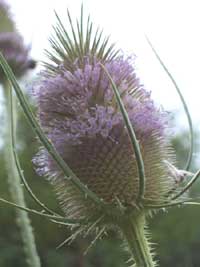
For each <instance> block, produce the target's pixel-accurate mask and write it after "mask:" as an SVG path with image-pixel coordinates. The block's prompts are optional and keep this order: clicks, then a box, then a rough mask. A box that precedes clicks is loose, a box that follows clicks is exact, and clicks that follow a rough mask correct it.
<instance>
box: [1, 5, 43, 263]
mask: <svg viewBox="0 0 200 267" xmlns="http://www.w3.org/2000/svg"><path fill="white" fill-rule="evenodd" d="M29 50H30V49H29V48H28V47H26V46H25V44H24V41H23V38H22V36H21V35H20V34H19V33H18V31H17V29H16V26H15V22H14V20H13V18H12V15H11V12H10V8H9V6H8V5H7V3H6V2H5V1H4V0H0V51H1V53H2V54H3V55H4V57H5V59H6V60H7V62H8V63H9V65H10V66H11V68H12V70H13V72H14V73H15V75H16V76H17V77H18V78H20V77H21V76H23V75H24V74H25V73H26V72H27V71H28V70H29V69H32V68H34V67H35V61H34V60H32V59H31V58H30V56H29ZM0 85H2V89H3V95H4V102H5V112H4V118H5V120H4V121H5V129H4V157H5V166H6V171H7V180H8V187H9V191H10V195H11V198H12V201H14V202H15V203H16V204H17V205H21V206H23V207H26V203H25V198H24V192H23V189H22V186H21V179H20V176H19V173H18V170H17V167H16V164H15V159H14V151H13V142H15V138H16V129H17V112H16V100H15V98H14V97H12V95H11V86H10V85H11V84H10V82H9V80H8V79H7V77H6V75H5V74H4V72H3V68H2V67H1V66H0ZM16 223H17V226H18V228H19V230H20V235H21V239H22V242H23V250H24V254H25V258H26V261H27V264H28V266H34V267H40V259H39V257H38V254H37V250H36V245H35V238H34V235H33V230H32V226H31V222H30V220H29V217H28V213H26V212H25V211H22V210H19V209H18V210H17V212H16Z"/></svg>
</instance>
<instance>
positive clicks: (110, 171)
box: [0, 7, 200, 267]
mask: <svg viewBox="0 0 200 267" xmlns="http://www.w3.org/2000/svg"><path fill="white" fill-rule="evenodd" d="M56 17H57V24H56V26H55V27H54V35H53V36H52V37H51V38H50V43H51V51H46V54H47V57H48V60H47V62H45V63H44V70H43V71H42V72H41V74H40V79H39V81H38V82H37V83H36V84H35V85H34V86H33V90H32V91H33V95H34V97H35V98H36V103H37V107H38V109H37V116H35V115H34V113H33V111H32V110H31V107H30V105H29V104H28V102H27V100H26V98H25V96H24V94H23V91H22V89H21V88H20V86H19V84H18V83H17V80H16V78H15V75H14V73H13V71H12V70H11V68H10V67H9V65H8V64H7V62H6V60H5V58H4V57H3V56H2V54H0V64H1V66H2V69H3V70H4V72H5V75H6V77H7V79H8V80H9V82H10V84H11V85H12V87H13V89H14V91H15V93H16V96H17V98H18V100H19V102H20V104H21V107H22V109H23V111H24V114H25V116H26V118H27V119H28V121H29V123H30V125H31V127H32V129H33V131H34V132H35V134H36V136H37V137H38V139H39V141H40V142H41V148H40V151H39V152H38V154H37V155H36V156H35V157H34V159H33V162H34V165H35V166H36V170H37V172H38V174H39V175H41V176H44V177H46V179H47V180H48V181H49V182H50V183H51V184H52V186H53V188H54V189H55V192H56V194H57V197H58V199H59V201H60V203H61V206H62V209H63V212H64V216H63V215H60V214H58V213H56V212H54V211H53V210H52V209H50V208H49V207H47V206H46V205H45V204H44V203H42V202H41V201H40V200H39V199H38V198H37V197H36V196H35V194H34V192H32V190H31V187H30V186H29V184H28V182H27V180H26V178H25V177H24V174H23V172H22V171H21V166H20V162H19V159H18V155H17V151H16V144H15V140H14V136H13V135H11V140H12V151H13V154H14V158H15V164H16V167H17V170H18V174H19V175H20V177H21V179H22V181H23V183H24V186H25V188H26V189H27V191H28V192H29V194H30V196H31V197H32V198H33V199H34V200H35V201H36V202H37V204H38V205H39V206H40V208H42V211H39V210H33V209H29V208H27V207H23V206H20V205H18V204H16V203H12V202H10V201H8V200H5V199H2V198H1V199H0V200H1V202H3V203H5V204H8V205H11V206H14V207H16V208H19V209H22V210H25V211H27V212H30V213H33V214H37V215H40V216H42V217H46V218H47V219H49V220H51V221H53V222H54V223H57V224H61V225H66V226H68V227H70V228H71V231H72V235H71V236H70V237H69V238H68V239H67V240H65V241H64V242H63V243H62V244H61V245H64V244H65V243H68V242H71V241H73V240H74V239H75V238H76V237H77V236H83V237H86V236H87V235H88V234H93V235H94V240H93V241H92V242H91V245H90V246H89V247H91V246H92V245H94V243H95V242H96V241H97V240H98V239H100V238H102V237H104V235H106V233H107V231H108V230H109V229H110V228H114V229H116V231H118V232H119V233H120V236H121V238H122V240H123V243H124V248H125V250H126V251H128V253H129V254H130V260H129V261H128V265H129V266H135V267H155V266H158V263H157V262H156V260H155V259H154V254H155V251H154V249H153V248H152V244H151V241H150V240H149V233H148V230H147V223H146V221H147V220H148V218H149V217H150V216H152V215H153V214H155V213H156V212H157V211H159V210H163V209H167V208H170V207H173V206H182V205H199V203H198V202H195V201H194V200H193V199H190V198H189V196H188V193H187V191H188V190H189V188H190V187H191V186H192V185H193V183H194V182H195V181H196V180H197V178H198V177H199V174H200V171H197V172H196V173H195V174H193V173H191V172H189V166H190V162H191V159H192V153H193V151H192V149H193V130H192V121H191V118H190V114H189V111H188V108H187V105H186V102H185V100H184V98H183V96H182V94H181V91H180V89H179V88H178V86H177V84H176V83H175V80H174V79H173V77H172V76H171V74H170V73H169V71H168V70H167V68H166V67H165V65H164V63H163V62H162V61H161V59H160V57H159V55H158V54H157V52H156V50H155V49H154V47H153V46H152V44H151V43H150V41H149V44H150V45H151V47H152V49H153V52H154V53H155V55H156V56H157V58H158V59H159V61H160V63H161V65H162V66H163V68H164V69H165V71H166V72H167V74H168V75H169V77H170V78H171V80H172V82H173V83H174V85H175V88H176V89H177V92H178V94H179V96H180V99H181V101H182V103H183V106H184V109H185V111H186V115H187V118H188V122H189V128H190V143H191V145H190V152H189V155H188V161H187V164H186V169H185V170H179V169H177V168H176V167H175V162H176V159H175V152H174V151H173V149H172V147H171V144H170V138H171V135H170V131H169V127H170V126H169V117H168V113H167V112H165V111H163V110H162V109H161V108H158V107H157V106H156V105H155V104H154V102H153V100H152V99H151V95H150V93H149V92H148V91H146V89H145V88H144V86H143V85H142V84H141V82H140V80H139V78H138V77H137V75H136V70H135V66H134V58H133V57H125V56H124V55H123V53H122V52H121V51H120V50H116V49H115V45H114V44H110V40H109V38H108V37H105V38H104V37H103V32H102V31H101V30H100V29H99V28H97V29H96V30H94V25H93V23H92V22H91V20H90V17H88V18H87V20H86V23H85V20H84V16H83V7H82V8H81V16H80V20H77V21H75V23H74V22H73V20H72V18H71V15H70V13H69V11H68V12H67V17H68V26H67V27H65V26H64V25H63V23H62V21H61V20H60V18H59V16H58V15H57V14H56ZM70 31H71V32H70ZM10 99H12V91H11V95H10ZM11 115H12V116H11V125H13V113H12V112H11ZM186 178H190V179H189V181H188V179H186Z"/></svg>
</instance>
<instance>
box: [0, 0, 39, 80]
mask: <svg viewBox="0 0 200 267" xmlns="http://www.w3.org/2000/svg"><path fill="white" fill-rule="evenodd" d="M29 50H30V49H29V47H26V46H25V44H24V41H23V38H22V37H21V36H20V34H19V33H18V32H17V31H16V29H15V25H14V22H13V20H12V18H11V15H10V13H9V6H7V4H6V3H5V2H4V1H2V0H0V52H1V53H2V54H3V56H4V57H5V59H6V60H7V62H8V64H9V65H10V67H11V68H12V70H13V72H14V74H15V75H16V76H17V77H20V76H22V75H23V74H25V72H26V71H27V70H28V69H32V68H34V67H35V65H36V64H35V61H33V60H31V59H30V56H29ZM4 78H5V76H4V73H3V70H2V68H1V67H0V81H1V82H2V81H3V80H4Z"/></svg>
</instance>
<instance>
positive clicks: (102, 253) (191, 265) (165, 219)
mask: <svg viewBox="0 0 200 267" xmlns="http://www.w3.org/2000/svg"><path fill="white" fill-rule="evenodd" d="M18 125H19V126H18V127H19V129H18V136H19V139H20V142H19V147H18V150H19V153H20V158H21V163H22V166H23V169H24V172H25V176H26V178H27V180H28V182H29V184H30V185H31V188H32V189H33V191H34V193H35V194H36V195H37V196H38V198H39V199H41V200H42V202H44V203H45V204H47V205H48V206H49V207H51V208H52V209H54V210H55V211H57V212H59V213H62V211H61V210H60V208H59V205H58V203H57V201H56V198H55V194H54V192H53V190H52V188H51V187H50V186H49V184H48V183H47V182H46V181H45V180H44V179H43V178H42V177H38V176H37V175H36V173H35V172H34V170H33V165H32V163H31V159H32V157H33V155H34V154H35V153H36V151H37V145H38V144H37V141H36V138H35V137H34V136H33V134H32V131H31V129H30V127H29V125H28V124H27V123H26V122H25V120H24V117H23V115H21V116H20V121H19V124H18ZM186 140H187V136H186V134H185V133H183V134H181V135H180V136H178V137H177V138H176V139H174V142H173V143H174V146H175V147H176V150H177V154H178V164H179V166H183V165H184V160H185V155H186V153H187V149H188V147H187V146H185V144H187V141H186ZM0 166H1V168H0V197H3V198H6V199H8V198H9V195H8V190H7V183H6V173H5V169H4V167H3V166H4V163H3V161H2V151H0ZM198 167H200V166H194V165H193V166H192V169H193V170H194V169H195V168H198ZM193 194H195V195H200V185H199V184H198V183H197V184H196V185H195V188H194V190H193ZM26 198H27V204H28V206H29V207H32V208H35V209H36V208H38V207H37V205H36V204H35V203H34V202H33V201H32V199H30V197H29V196H28V194H26ZM0 216H1V219H0V266H2V267H13V266H15V267H25V266H26V264H25V261H24V256H23V252H22V247H21V241H20V236H19V233H18V229H17V227H16V226H15V223H14V211H13V208H10V207H8V206H5V205H4V204H2V203H0ZM31 219H32V223H33V227H34V229H35V236H36V243H37V247H38V251H39V254H40V257H41V261H42V266H43V267H55V266H59V267H69V266H70V267H121V266H123V265H124V259H125V258H124V257H126V255H124V254H123V252H122V250H121V247H120V246H121V244H120V240H119V238H118V235H117V234H116V233H115V232H114V231H113V232H112V231H111V232H109V233H108V236H107V237H106V238H104V239H103V240H101V241H98V242H97V243H96V245H95V246H94V247H93V248H92V249H91V250H90V251H89V253H88V254H87V255H86V256H84V255H83V253H84V251H85V250H86V249H87V247H88V245H89V244H90V240H89V239H87V240H83V239H79V240H77V241H76V242H73V243H72V244H71V245H70V246H68V245H65V246H64V247H62V248H60V249H56V246H58V245H59V244H60V243H61V242H62V241H64V239H65V238H67V237H68V236H69V235H70V231H68V229H67V228H66V227H65V226H59V225H56V224H53V223H52V222H50V221H48V220H47V219H45V218H41V217H39V216H36V215H31ZM199 223H200V206H195V207H192V206H189V207H188V206H187V207H180V208H171V209H170V210H169V211H165V212H160V213H158V214H156V215H155V216H154V218H153V219H152V220H150V224H151V229H152V230H153V231H152V240H153V242H155V243H156V244H159V246H158V245H155V246H156V251H157V252H158V256H157V258H158V260H159V261H160V266H162V267H169V266H173V267H199V266H200V254H199V247H200V228H199ZM91 239H92V237H91Z"/></svg>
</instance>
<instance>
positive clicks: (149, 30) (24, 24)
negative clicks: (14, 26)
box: [8, 0, 200, 128]
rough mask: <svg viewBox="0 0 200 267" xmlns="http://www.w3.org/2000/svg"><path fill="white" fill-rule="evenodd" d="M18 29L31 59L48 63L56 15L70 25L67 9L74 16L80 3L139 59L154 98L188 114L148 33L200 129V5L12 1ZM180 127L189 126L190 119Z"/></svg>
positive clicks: (186, 0) (162, 0) (160, 0)
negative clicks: (29, 48) (46, 57)
mask: <svg viewBox="0 0 200 267" xmlns="http://www.w3.org/2000/svg"><path fill="white" fill-rule="evenodd" d="M8 2H9V3H10V4H11V5H12V7H13V13H14V14H15V18H16V20H17V23H18V28H19V30H20V31H21V33H22V34H23V35H24V37H25V40H26V41H27V42H28V43H32V55H33V57H34V58H36V59H37V60H43V59H44V55H43V49H44V48H48V41H47V39H48V37H49V36H50V35H51V33H52V32H53V31H52V25H53V23H54V22H55V16H54V13H53V10H54V9H55V10H56V11H57V13H58V14H59V15H60V16H61V17H62V18H63V21H65V20H66V10H67V8H69V9H70V11H71V13H72V15H74V16H75V17H77V16H79V14H80V6H81V3H83V4H84V9H85V13H86V15H88V13H90V15H91V18H92V20H93V21H94V23H95V24H96V25H97V26H98V25H99V26H100V27H102V28H103V29H104V32H105V33H106V34H108V35H109V34H110V35H111V40H112V41H113V42H116V46H117V47H118V48H121V49H122V50H123V51H125V53H127V54H129V53H130V54H133V53H134V54H136V56H137V67H138V71H139V73H140V75H141V78H142V81H143V83H144V84H145V86H146V88H147V89H148V90H151V91H152V97H153V98H154V99H155V100H156V102H158V103H159V104H161V105H162V106H164V107H165V108H166V109H167V110H169V111H175V110H176V111H177V112H180V114H182V113H183V109H182V105H181V102H180V100H179V98H178V96H177V93H176V92H175V89H174V87H173V86H172V84H171V82H170V80H169V78H168V77H167V75H166V74H165V72H164V71H163V69H162V67H161V66H160V65H159V63H158V61H157V60H156V58H155V56H154V55H153V53H152V51H151V49H150V47H149V46H148V44H147V42H146V40H145V37H144V34H147V35H148V36H149V38H150V40H151V41H152V43H153V44H154V46H155V47H156V49H157V51H158V53H159V55H160V56H161V58H162V59H163V60H164V62H165V64H166V65H167V66H168V69H169V70H170V72H171V73H172V74H173V76H174V78H175V79H176V81H177V83H178V84H179V86H180V88H181V90H182V92H183V94H184V96H185V98H186V100H187V103H188V106H189V109H190V111H191V115H192V117H193V119H194V123H195V125H196V127H198V128H199V123H200V114H199V113H200V112H199V106H200V104H199V96H200V93H199V91H200V75H199V69H200V66H199V65H200V38H199V34H200V33H199V27H200V15H199V14H200V1H199V0H196V1H195V0H151V1H149V0H146V1H145V0H135V1H134V0H123V1H120V0H119V1H117V0H101V1H99V0H56V1H55V0H9V1H8ZM179 121H180V124H181V125H182V126H185V127H186V126H187V121H186V119H185V116H184V115H183V116H182V115H181V116H180V120H179Z"/></svg>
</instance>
